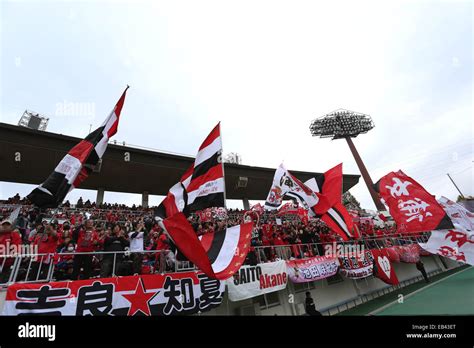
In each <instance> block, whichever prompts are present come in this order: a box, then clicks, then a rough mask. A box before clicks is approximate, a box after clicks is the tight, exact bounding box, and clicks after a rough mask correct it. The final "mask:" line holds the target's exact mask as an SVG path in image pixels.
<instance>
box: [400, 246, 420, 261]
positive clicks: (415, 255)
mask: <svg viewBox="0 0 474 348" xmlns="http://www.w3.org/2000/svg"><path fill="white" fill-rule="evenodd" d="M393 248H394V249H395V250H396V251H397V252H398V255H399V256H400V261H401V262H406V263H417V262H418V261H420V247H419V245H418V244H408V245H402V246H394V247H393Z"/></svg>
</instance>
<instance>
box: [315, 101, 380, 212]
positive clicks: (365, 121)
mask: <svg viewBox="0 0 474 348" xmlns="http://www.w3.org/2000/svg"><path fill="white" fill-rule="evenodd" d="M372 128H374V123H373V122H372V119H371V118H370V116H369V115H365V114H361V113H357V112H354V111H349V110H344V109H338V110H336V111H333V112H331V113H329V114H327V115H324V116H322V117H320V118H317V119H315V120H313V121H312V122H311V125H310V127H309V129H310V131H311V135H313V136H319V137H321V138H332V140H334V139H342V138H344V139H346V141H347V144H348V145H349V148H350V149H351V152H352V155H353V156H354V159H355V161H356V163H357V166H358V167H359V170H360V173H361V175H362V178H363V179H364V181H365V184H366V185H367V188H368V189H369V193H370V196H371V197H372V200H373V201H374V204H375V207H376V208H377V210H378V211H384V210H386V209H385V206H384V205H383V204H382V202H381V201H380V198H379V197H378V195H377V193H376V192H375V190H374V187H373V185H374V184H373V181H372V179H371V177H370V175H369V172H368V171H367V168H366V167H365V165H364V162H363V161H362V158H361V157H360V155H359V152H358V151H357V149H356V147H355V145H354V143H353V142H352V139H351V138H355V137H357V136H358V135H359V134H364V133H367V132H368V131H369V130H371V129H372Z"/></svg>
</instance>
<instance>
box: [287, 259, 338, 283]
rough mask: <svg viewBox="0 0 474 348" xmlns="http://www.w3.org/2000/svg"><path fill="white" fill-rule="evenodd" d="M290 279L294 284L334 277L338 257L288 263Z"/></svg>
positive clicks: (290, 261)
mask: <svg viewBox="0 0 474 348" xmlns="http://www.w3.org/2000/svg"><path fill="white" fill-rule="evenodd" d="M286 268H287V273H288V277H289V278H290V280H291V281H292V282H293V283H306V282H312V281H315V280H319V279H324V278H328V277H332V276H333V275H335V274H336V273H337V269H338V268H339V260H338V259H337V258H336V257H327V256H316V257H311V258H308V259H300V260H289V261H286Z"/></svg>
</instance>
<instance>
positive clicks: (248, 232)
mask: <svg viewBox="0 0 474 348" xmlns="http://www.w3.org/2000/svg"><path fill="white" fill-rule="evenodd" d="M216 207H217V208H221V207H223V208H225V181H224V166H223V162H222V141H221V136H220V124H217V126H216V127H214V129H213V130H212V131H211V133H210V134H209V135H208V136H207V138H206V139H205V140H204V142H203V143H202V144H201V146H200V147H199V151H198V154H197V156H196V159H195V160H194V163H193V165H192V166H191V167H190V168H189V169H188V170H187V171H186V173H185V174H184V175H183V176H182V177H181V180H180V181H179V182H178V183H177V184H175V185H174V186H173V187H172V188H171V189H170V191H169V192H168V195H167V196H166V197H165V199H164V200H163V202H162V203H161V204H160V206H159V207H158V208H157V210H156V211H155V215H156V217H157V218H158V219H159V220H160V223H161V225H162V227H163V228H164V229H165V231H166V232H167V233H168V235H169V236H170V238H171V239H172V240H173V242H174V243H175V245H176V247H177V248H178V249H179V251H180V252H181V253H182V254H183V255H184V256H185V257H186V258H187V259H188V260H189V261H191V262H192V263H194V264H195V265H196V266H197V267H199V269H200V270H201V271H203V272H204V273H205V274H206V275H207V276H209V277H212V278H216V279H220V280H223V279H227V278H229V277H231V276H232V275H233V274H234V273H235V272H236V271H237V270H238V269H239V268H240V266H241V265H242V264H243V262H244V261H245V258H246V257H247V253H248V251H249V248H250V240H251V238H252V228H253V223H252V222H250V223H245V224H241V225H237V226H233V227H230V228H223V229H222V230H218V231H215V232H212V233H207V234H205V235H203V236H200V237H199V238H198V236H197V234H196V232H195V231H194V229H193V227H192V226H191V224H190V223H189V222H188V220H187V217H188V216H189V215H190V214H191V213H193V212H196V211H201V210H204V209H207V208H216Z"/></svg>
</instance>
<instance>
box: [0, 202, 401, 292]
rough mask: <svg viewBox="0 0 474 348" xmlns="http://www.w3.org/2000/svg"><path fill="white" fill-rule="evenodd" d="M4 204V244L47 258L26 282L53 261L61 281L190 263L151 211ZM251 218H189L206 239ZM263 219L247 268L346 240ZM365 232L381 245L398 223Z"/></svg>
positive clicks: (319, 225) (294, 220)
mask: <svg viewBox="0 0 474 348" xmlns="http://www.w3.org/2000/svg"><path fill="white" fill-rule="evenodd" d="M0 203H3V204H2V205H0V221H3V222H2V225H1V226H0V245H6V244H7V243H10V245H12V244H15V245H20V244H21V245H29V246H33V247H34V248H35V250H36V252H37V253H38V254H41V255H43V256H40V257H39V259H37V260H36V261H34V262H32V265H31V267H28V268H29V270H28V271H27V272H26V273H28V274H23V275H22V274H20V275H19V277H20V278H21V277H23V278H24V279H25V280H34V279H35V277H36V279H38V277H43V276H47V275H46V273H47V272H48V269H49V268H48V267H47V266H49V265H50V263H53V264H54V278H55V279H57V280H61V279H72V280H76V279H88V278H90V277H99V276H100V277H109V276H112V275H131V274H145V273H152V272H166V271H171V270H175V269H176V267H177V266H179V265H181V264H189V263H188V262H187V260H186V259H185V258H184V256H183V255H181V254H180V253H179V252H178V251H177V249H176V246H175V245H174V243H173V242H172V241H171V240H170V239H169V238H168V237H167V235H166V234H165V233H164V232H163V230H162V229H161V228H160V226H159V224H158V223H157V222H156V221H155V220H154V214H153V211H154V209H153V208H148V209H145V208H142V207H140V206H138V207H137V206H132V207H127V206H125V205H119V204H113V205H111V204H101V205H96V204H95V203H91V202H90V201H86V202H83V200H82V199H80V200H79V201H78V202H77V204H75V205H74V207H73V206H72V205H71V204H70V203H69V202H65V203H64V204H63V205H62V206H61V207H59V208H57V209H49V210H47V211H46V212H44V211H42V212H40V211H39V210H38V209H34V208H33V207H32V206H31V205H28V204H27V203H28V202H27V201H25V200H24V199H21V198H20V196H19V195H16V196H15V197H12V198H10V199H8V200H7V201H4V202H0ZM16 205H21V207H22V208H21V211H20V213H19V216H18V218H17V219H16V221H15V224H14V225H12V224H11V223H10V222H9V221H5V219H7V218H8V216H9V215H10V214H11V212H12V211H13V210H14V208H15V206H16ZM249 218H250V217H249V216H247V215H246V214H245V211H243V210H232V209H229V210H228V212H227V216H226V217H225V218H224V219H223V218H216V216H214V217H213V218H211V219H209V221H202V220H201V218H200V217H199V215H193V216H190V217H189V220H190V222H191V224H192V225H193V228H194V230H195V231H196V233H197V234H198V235H201V234H204V233H210V232H216V231H219V230H222V229H224V228H225V227H226V225H227V226H233V225H237V224H240V223H242V222H244V220H248V219H249ZM257 219H258V224H256V227H255V228H254V231H253V234H252V242H251V249H250V252H249V254H248V256H247V260H246V262H247V263H249V264H256V263H258V262H269V261H274V260H277V259H279V258H285V259H289V258H303V257H310V256H314V255H323V254H324V251H323V250H324V249H323V248H324V245H325V244H328V243H334V242H340V241H341V238H340V237H339V236H338V235H337V234H335V233H333V232H332V231H331V230H330V229H329V228H328V227H327V226H326V225H325V224H324V223H323V222H322V221H321V220H319V219H311V220H309V221H308V220H306V221H304V220H302V219H300V218H299V217H298V216H297V215H283V216H279V215H277V213H276V212H265V213H263V214H261V215H259V217H258V218H257ZM359 228H360V232H361V234H362V236H363V237H364V238H363V239H362V240H360V241H358V243H362V242H363V243H366V246H368V247H371V246H372V247H373V245H371V244H370V243H374V242H375V241H374V240H370V238H371V237H383V236H393V234H394V233H395V227H394V226H391V227H388V226H385V227H383V228H376V227H375V226H374V225H372V224H363V225H360V226H359ZM11 262H12V258H9V259H8V258H0V266H2V272H1V278H0V283H2V282H4V281H5V278H6V277H8V275H9V274H8V272H7V271H6V270H8V269H9V268H10V267H9V266H11ZM7 279H8V278H7ZM2 280H3V281H2Z"/></svg>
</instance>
